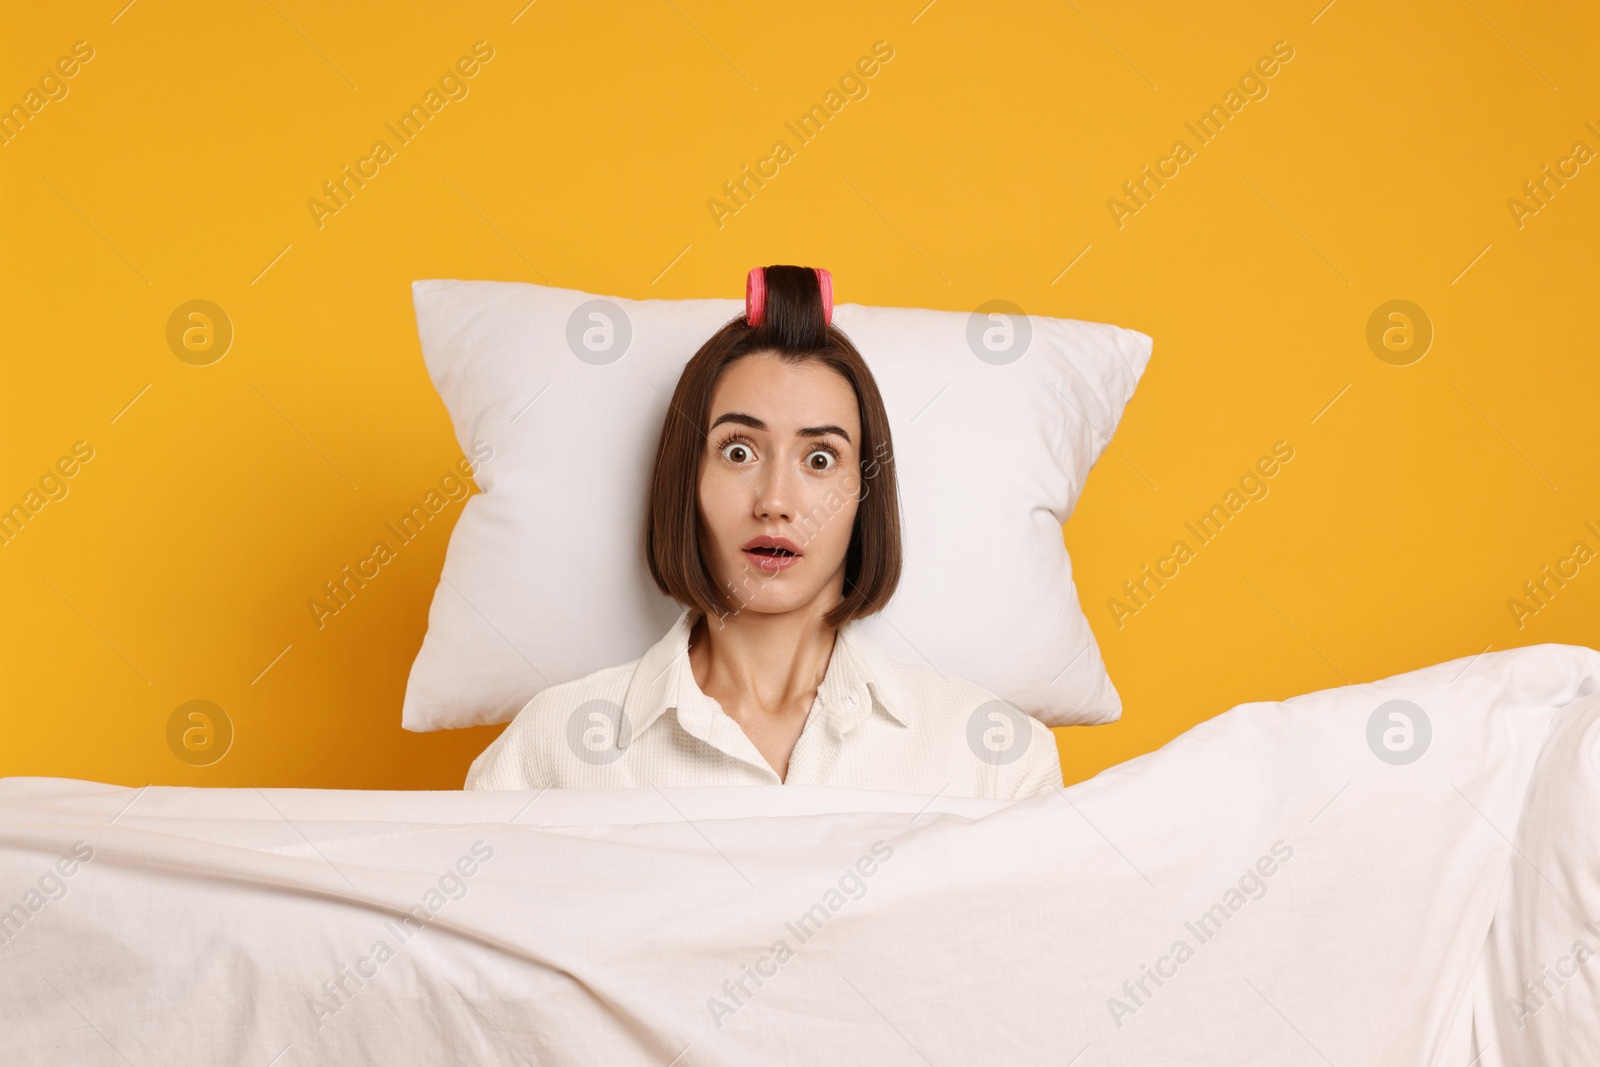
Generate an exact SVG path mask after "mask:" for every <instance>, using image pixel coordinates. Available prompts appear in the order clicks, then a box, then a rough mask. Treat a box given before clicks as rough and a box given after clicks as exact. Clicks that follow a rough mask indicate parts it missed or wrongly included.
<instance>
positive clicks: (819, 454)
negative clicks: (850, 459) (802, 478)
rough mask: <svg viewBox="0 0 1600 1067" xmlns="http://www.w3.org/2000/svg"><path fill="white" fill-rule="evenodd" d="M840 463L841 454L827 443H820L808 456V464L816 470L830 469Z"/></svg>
mask: <svg viewBox="0 0 1600 1067" xmlns="http://www.w3.org/2000/svg"><path fill="white" fill-rule="evenodd" d="M838 463H839V454H838V453H837V452H835V451H834V450H833V449H831V448H829V447H828V446H827V445H818V446H817V448H816V450H815V451H813V452H811V453H810V454H809V455H807V456H806V466H807V467H808V468H809V469H811V470H814V471H817V472H819V473H820V472H823V471H830V470H832V469H833V468H834V467H835V466H837V465H838Z"/></svg>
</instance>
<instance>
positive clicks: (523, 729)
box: [465, 660, 640, 789]
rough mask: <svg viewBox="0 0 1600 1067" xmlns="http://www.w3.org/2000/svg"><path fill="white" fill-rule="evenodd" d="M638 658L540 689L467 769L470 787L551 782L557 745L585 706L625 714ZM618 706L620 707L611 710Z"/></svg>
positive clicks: (513, 786)
mask: <svg viewBox="0 0 1600 1067" xmlns="http://www.w3.org/2000/svg"><path fill="white" fill-rule="evenodd" d="M639 662H640V661H639V660H633V661H631V662H629V663H619V664H618V665H616V666H615V667H604V668H602V669H600V670H598V671H594V672H592V673H590V674H586V675H584V676H583V677H581V678H574V679H572V680H571V681H567V682H560V683H558V684H556V685H552V686H549V687H548V688H545V689H541V690H540V691H539V692H538V693H535V694H534V696H533V698H532V699H531V700H529V701H528V702H527V703H526V704H524V705H523V706H522V709H521V710H520V711H518V712H517V714H516V716H515V717H514V718H512V720H511V725H509V726H507V727H506V728H505V730H504V731H502V732H501V734H500V736H499V737H497V738H495V739H494V741H493V742H491V743H490V745H489V747H488V748H486V749H484V750H483V751H482V752H480V753H479V754H478V757H477V758H476V759H474V760H473V761H472V766H471V768H469V769H468V771H467V781H466V785H465V788H467V789H532V788H538V787H540V786H542V785H549V784H550V780H549V775H550V772H551V769H552V768H553V767H554V766H555V764H556V763H557V762H558V761H559V759H560V753H559V752H558V751H556V750H554V749H553V748H552V746H553V745H555V744H558V743H561V739H565V738H566V737H567V735H568V732H569V731H568V729H567V727H568V723H569V722H570V721H571V720H572V719H573V717H574V716H582V715H584V714H585V712H586V710H592V711H599V712H601V713H602V714H606V715H607V717H608V718H610V717H612V716H615V717H616V718H618V719H620V716H621V708H622V704H623V701H624V700H625V699H626V697H627V695H628V685H629V683H630V682H631V680H632V679H633V675H634V672H635V671H636V670H637V668H638V666H639ZM613 708H615V709H616V711H615V712H611V709H613Z"/></svg>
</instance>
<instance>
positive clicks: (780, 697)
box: [689, 605, 838, 718]
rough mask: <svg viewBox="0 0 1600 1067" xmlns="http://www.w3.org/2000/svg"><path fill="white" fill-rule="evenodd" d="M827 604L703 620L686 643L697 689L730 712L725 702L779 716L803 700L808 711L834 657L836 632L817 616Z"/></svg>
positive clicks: (823, 612)
mask: <svg viewBox="0 0 1600 1067" xmlns="http://www.w3.org/2000/svg"><path fill="white" fill-rule="evenodd" d="M831 606H832V605H825V606H823V607H813V606H809V605H808V606H807V607H805V608H801V609H797V610H795V611H787V612H784V613H782V614H761V613H757V612H752V611H743V612H739V613H737V614H733V615H726V616H724V617H722V618H721V619H716V618H713V617H710V616H702V617H701V619H700V621H699V622H698V623H696V624H695V627H694V630H693V632H692V633H691V635H690V643H689V664H690V667H691V668H692V669H693V671H694V677H695V681H696V682H697V683H698V684H699V686H700V691H701V692H703V693H705V694H707V695H708V696H713V697H715V698H716V699H717V700H718V702H719V703H721V704H723V706H724V710H728V711H729V713H730V714H733V708H730V707H729V705H730V704H731V705H734V707H736V708H737V709H738V710H742V711H745V712H750V713H763V712H764V713H767V714H779V713H781V712H783V711H784V710H785V709H788V708H792V707H793V706H794V705H795V704H796V703H797V702H802V701H803V703H804V705H805V707H806V708H808V709H809V707H810V702H811V698H813V697H815V696H816V692H817V687H818V686H820V685H821V684H822V679H823V678H824V677H825V676H826V674H827V670H828V662H829V660H830V659H831V658H832V656H833V644H834V638H835V636H836V634H837V632H838V628H837V627H833V626H829V625H828V624H827V623H825V622H824V621H823V618H822V617H823V615H824V614H826V611H827V608H828V607H831ZM730 698H731V699H730ZM734 717H735V718H738V717H739V716H738V715H735V716H734Z"/></svg>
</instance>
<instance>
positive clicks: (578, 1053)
mask: <svg viewBox="0 0 1600 1067" xmlns="http://www.w3.org/2000/svg"><path fill="white" fill-rule="evenodd" d="M1396 699H1404V700H1408V701H1412V702H1414V703H1415V704H1416V705H1418V706H1419V707H1421V708H1422V709H1424V711H1425V713H1426V715H1427V717H1428V720H1429V722H1430V723H1431V740H1429V741H1428V742H1427V749H1426V752H1425V754H1424V755H1423V756H1422V757H1421V758H1420V759H1418V760H1416V761H1415V762H1412V763H1409V764H1404V765H1396V764H1394V763H1391V762H1386V761H1385V760H1383V759H1380V758H1379V756H1378V755H1376V754H1375V751H1374V748H1373V747H1372V745H1371V744H1369V722H1370V720H1371V718H1372V716H1373V713H1374V711H1375V710H1376V709H1377V708H1378V706H1379V705H1381V704H1384V703H1385V702H1387V701H1391V700H1396ZM1385 721H1387V720H1385ZM1547 739H1549V743H1548V744H1547ZM1413 742H1414V743H1416V739H1415V738H1414V739H1413ZM1379 747H1380V748H1382V745H1381V744H1380V745H1379ZM1541 752H1543V758H1542V759H1541ZM1597 765H1600V652H1596V651H1594V650H1591V649H1586V648H1580V647H1575V646H1564V645H1541V646H1537V647H1533V648H1526V649H1519V650H1513V651H1505V652H1491V653H1488V654H1485V655H1482V656H1480V657H1476V658H1474V659H1462V660H1457V661H1454V662H1451V663H1445V664H1440V665H1438V666H1435V667H1430V668H1427V669H1425V670H1420V671H1414V672H1411V673H1409V674H1405V675H1400V676H1397V677H1394V678H1391V679H1387V680H1385V681H1381V682H1377V683H1373V684H1364V685H1352V686H1346V687H1343V688H1339V689H1333V690H1327V691H1324V692H1319V693H1313V694H1310V695H1307V696H1302V697H1296V698H1294V699H1291V700H1287V701H1284V702H1281V703H1254V704H1245V705H1241V706H1239V707H1237V708H1234V709H1233V710H1231V711H1229V712H1227V713H1226V714H1223V715H1221V716H1219V717H1217V718H1215V719H1212V720H1210V721H1208V722H1205V723H1203V724H1201V725H1199V726H1197V727H1195V728H1194V729H1192V730H1190V731H1189V732H1188V733H1186V734H1184V735H1183V736H1182V737H1179V738H1178V739H1176V740H1174V741H1173V742H1172V743H1170V744H1168V745H1167V746H1166V747H1164V748H1163V749H1161V750H1160V751H1159V752H1155V753H1152V754H1150V755H1147V756H1143V757H1140V758H1139V759H1136V760H1133V761H1131V762H1129V763H1126V764H1124V765H1122V766H1120V767H1116V768H1113V769H1111V770H1109V771H1107V772H1105V773H1103V774H1101V775H1099V776H1098V777H1096V778H1095V779H1093V780H1092V781H1089V782H1085V783H1082V784H1080V785H1077V786H1074V787H1072V788H1070V789H1066V790H1064V791H1061V792H1058V793H1052V794H1050V795H1047V796H1043V797H1036V798H1032V799H1030V800H1025V801H1019V802H1015V803H1002V802H988V801H971V800H957V799H952V798H941V797H935V798H929V797H925V796H912V795H905V794H894V793H878V792H867V791H854V790H843V789H832V788H825V787H789V786H773V787H747V788H741V789H675V790H654V789H645V790H626V791H620V790H619V791H614V792H609V793H590V792H576V791H566V792H563V791H549V792H545V793H543V794H538V793H521V792H518V793H400V792H345V791H321V790H289V789H266V790H255V789H219V790H202V789H180V788H149V789H145V790H135V789H125V788H120V787H115V786H109V785H100V784H95V783H87V782H75V781H70V780H62V779H8V780H5V781H4V782H0V1063H4V1064H7V1065H11V1064H46V1063H48V1064H63V1063H66V1064H74V1065H86V1064H123V1063H128V1064H137V1065H140V1067H143V1065H145V1064H162V1065H180V1064H229V1065H248V1067H256V1065H259V1067H268V1065H271V1067H297V1065H307V1064H315V1063H323V1064H340V1065H351V1064H382V1065H385V1067H393V1065H403V1064H443V1063H472V1064H496V1065H498V1064H504V1065H515V1064H554V1063H562V1064H567V1063H571V1064H590V1063H593V1064H605V1065H627V1064H641V1065H650V1067H667V1065H668V1064H672V1065H674V1067H689V1065H699V1067H710V1065H715V1064H729V1065H735V1064H737V1065H746V1064H779V1063H783V1064H787V1063H793V1064H835V1063H852V1064H853V1063H862V1064H874V1065H876V1064H900V1063H904V1064H921V1063H929V1064H935V1065H938V1067H956V1065H969V1064H988V1063H995V1064H1022V1063H1052V1064H1071V1065H1075V1067H1099V1065H1112V1064H1166V1063H1185V1064H1218V1065H1222V1064H1226V1065H1228V1067H1237V1065H1240V1064H1264V1065H1266V1064H1270V1065H1273V1067H1284V1065H1294V1064H1332V1065H1337V1067H1347V1065H1348V1067H1356V1065H1366V1064H1393V1065H1397V1067H1418V1065H1431V1064H1438V1065H1441V1067H1468V1064H1469V1063H1473V1064H1483V1065H1485V1067H1495V1065H1500V1064H1506V1065H1510V1064H1517V1065H1521V1064H1527V1065H1533V1064H1539V1065H1546V1067H1547V1065H1554V1064H1574V1065H1576V1064H1579V1063H1583V1064H1590V1065H1592V1064H1594V1063H1596V1062H1600V1058H1597V1055H1596V1050H1597V1049H1600V1019H1597V1011H1596V1008H1597V1001H1600V997H1597V990H1600V977H1597V976H1600V960H1595V961H1594V962H1592V963H1588V962H1586V963H1577V962H1574V961H1573V960H1572V959H1571V957H1572V955H1573V951H1572V941H1573V940H1575V939H1587V941H1588V943H1589V944H1590V945H1591V946H1593V947H1595V948H1596V949H1600V936H1596V935H1594V934H1593V933H1592V931H1587V930H1586V928H1584V927H1582V925H1581V923H1582V922H1583V921H1588V920H1596V922H1595V925H1596V926H1600V878H1597V869H1600V862H1597V854H1600V850H1597V846H1596V841H1595V837H1594V830H1595V827H1596V826H1597V825H1600V822H1597V821H1596V820H1597V817H1600V766H1597ZM1575 819H1582V820H1584V821H1583V822H1582V823H1575V822H1574V821H1573V820H1575ZM1491 927H1492V928H1491ZM1563 958H1568V962H1567V964H1565V965H1563V966H1561V967H1560V970H1561V972H1562V973H1565V972H1566V971H1572V975H1573V976H1572V977H1568V978H1565V979H1564V980H1563V984H1562V985H1560V986H1556V985H1555V984H1554V983H1553V982H1550V981H1547V982H1546V985H1547V986H1549V987H1550V989H1551V990H1553V994H1552V996H1551V997H1550V998H1548V999H1546V1000H1543V1001H1542V1002H1541V1007H1540V1008H1539V1009H1538V1010H1522V1011H1519V1010H1518V1009H1517V1008H1516V1007H1515V1006H1514V1005H1512V1004H1509V1003H1508V1001H1509V1000H1511V999H1514V997H1515V995H1516V994H1517V991H1518V989H1519V988H1520V986H1519V983H1520V982H1522V981H1523V980H1524V979H1525V978H1527V979H1537V978H1538V977H1539V975H1540V967H1541V966H1545V965H1547V966H1549V967H1551V968H1556V967H1557V965H1558V963H1559V961H1560V960H1561V959H1563ZM1528 1007H1529V1006H1528V1005H1526V1004H1524V1008H1525V1009H1527V1008H1528ZM1474 1057H1477V1058H1476V1059H1474Z"/></svg>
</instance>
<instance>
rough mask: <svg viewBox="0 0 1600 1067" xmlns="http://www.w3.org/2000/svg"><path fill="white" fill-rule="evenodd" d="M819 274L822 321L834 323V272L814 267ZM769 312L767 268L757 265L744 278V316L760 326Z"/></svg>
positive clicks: (747, 320)
mask: <svg viewBox="0 0 1600 1067" xmlns="http://www.w3.org/2000/svg"><path fill="white" fill-rule="evenodd" d="M811 269H812V270H813V271H815V272H816V275H817V288H818V289H820V290H821V291H822V321H823V322H825V323H828V324H830V325H831V324H832V323H833V274H832V273H831V272H829V271H827V270H825V269H823V268H822V267H812V268H811ZM766 314H767V268H765V267H755V268H752V269H751V271H750V273H749V274H747V275H746V276H745V279H744V317H745V321H746V322H748V323H749V324H750V325H751V326H760V325H761V320H762V319H764V318H766Z"/></svg>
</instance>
